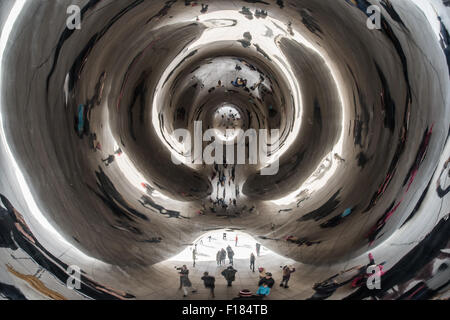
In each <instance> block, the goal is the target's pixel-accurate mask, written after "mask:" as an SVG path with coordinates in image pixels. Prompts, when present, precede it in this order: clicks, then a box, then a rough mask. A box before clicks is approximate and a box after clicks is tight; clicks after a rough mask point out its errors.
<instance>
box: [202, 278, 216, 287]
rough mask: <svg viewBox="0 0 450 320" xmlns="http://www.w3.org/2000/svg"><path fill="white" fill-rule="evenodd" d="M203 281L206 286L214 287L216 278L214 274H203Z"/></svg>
mask: <svg viewBox="0 0 450 320" xmlns="http://www.w3.org/2000/svg"><path fill="white" fill-rule="evenodd" d="M202 280H203V283H204V284H205V288H214V287H215V282H216V278H214V277H212V276H203V277H202Z"/></svg>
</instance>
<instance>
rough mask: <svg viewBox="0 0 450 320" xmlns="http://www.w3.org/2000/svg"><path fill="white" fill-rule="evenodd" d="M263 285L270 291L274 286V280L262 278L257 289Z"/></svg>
mask: <svg viewBox="0 0 450 320" xmlns="http://www.w3.org/2000/svg"><path fill="white" fill-rule="evenodd" d="M263 283H265V284H267V286H268V287H269V288H271V289H272V287H273V285H274V284H275V280H273V278H269V279H267V278H262V279H261V280H259V283H258V287H261V286H262V285H263Z"/></svg>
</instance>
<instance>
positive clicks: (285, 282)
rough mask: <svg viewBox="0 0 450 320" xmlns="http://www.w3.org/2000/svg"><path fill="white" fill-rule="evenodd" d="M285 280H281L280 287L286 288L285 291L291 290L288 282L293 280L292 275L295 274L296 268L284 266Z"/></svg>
mask: <svg viewBox="0 0 450 320" xmlns="http://www.w3.org/2000/svg"><path fill="white" fill-rule="evenodd" d="M282 272H283V280H281V283H280V287H284V288H285V289H287V288H289V286H288V282H289V279H290V278H291V273H293V272H295V268H294V267H292V266H284V267H283V271H282Z"/></svg>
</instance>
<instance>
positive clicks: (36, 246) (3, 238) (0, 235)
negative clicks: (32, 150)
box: [0, 194, 134, 300]
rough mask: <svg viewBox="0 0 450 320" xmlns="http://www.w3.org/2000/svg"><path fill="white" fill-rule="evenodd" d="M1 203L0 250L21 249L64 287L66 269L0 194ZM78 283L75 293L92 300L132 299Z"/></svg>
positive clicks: (89, 282)
mask: <svg viewBox="0 0 450 320" xmlns="http://www.w3.org/2000/svg"><path fill="white" fill-rule="evenodd" d="M0 199H1V202H2V203H3V206H4V207H3V206H1V205H0V248H8V249H11V250H13V251H16V250H18V249H19V248H20V249H22V250H23V251H24V252H25V253H26V254H27V255H28V256H29V257H30V258H31V259H32V260H33V261H34V262H35V263H36V264H38V265H39V266H40V267H41V268H42V269H45V270H46V271H48V272H49V273H51V274H52V275H53V276H54V277H55V278H56V279H58V280H59V281H61V282H62V283H63V284H64V285H65V284H66V283H67V280H68V279H69V277H70V275H69V274H68V271H67V270H68V269H69V266H68V265H67V264H65V263H64V262H62V261H61V260H59V259H58V258H57V257H55V256H54V255H53V254H52V253H50V252H49V251H48V250H47V249H46V248H45V247H44V246H42V245H41V244H40V243H39V241H38V240H37V239H36V237H35V236H34V235H33V233H32V232H31V229H30V228H29V227H28V225H27V224H26V222H25V219H24V218H23V217H22V215H21V214H20V213H19V212H18V211H17V210H16V209H15V208H14V207H13V206H12V204H11V203H10V202H9V200H8V199H7V198H6V197H5V196H3V195H1V194H0ZM82 273H83V272H82ZM17 276H18V275H17ZM80 282H81V287H80V289H75V290H76V291H77V292H78V293H80V294H82V295H84V296H86V297H89V298H92V299H99V300H105V299H106V300H111V299H130V298H134V296H133V295H131V294H129V293H126V292H121V291H118V290H114V289H111V288H107V287H105V286H102V285H100V284H98V283H96V282H94V281H93V280H91V279H89V278H87V277H86V276H85V275H83V274H81V275H80Z"/></svg>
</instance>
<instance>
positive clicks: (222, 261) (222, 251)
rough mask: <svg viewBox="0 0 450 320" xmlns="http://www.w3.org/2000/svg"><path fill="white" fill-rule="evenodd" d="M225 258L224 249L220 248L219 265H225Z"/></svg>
mask: <svg viewBox="0 0 450 320" xmlns="http://www.w3.org/2000/svg"><path fill="white" fill-rule="evenodd" d="M226 258H227V252H226V251H225V249H224V248H222V249H221V250H220V261H221V263H220V264H223V265H224V264H225V259H226Z"/></svg>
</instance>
